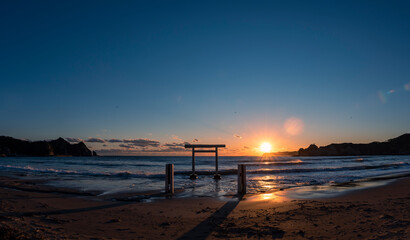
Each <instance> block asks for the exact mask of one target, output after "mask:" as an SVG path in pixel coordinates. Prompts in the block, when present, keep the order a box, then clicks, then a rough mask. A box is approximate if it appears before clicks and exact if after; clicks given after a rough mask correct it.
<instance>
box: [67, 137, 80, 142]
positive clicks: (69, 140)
mask: <svg viewBox="0 0 410 240" xmlns="http://www.w3.org/2000/svg"><path fill="white" fill-rule="evenodd" d="M65 140H67V141H68V142H71V143H76V142H82V141H83V140H82V139H81V138H66V139H65Z"/></svg>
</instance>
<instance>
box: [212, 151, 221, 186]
mask: <svg viewBox="0 0 410 240" xmlns="http://www.w3.org/2000/svg"><path fill="white" fill-rule="evenodd" d="M214 179H217V180H218V179H221V175H219V173H218V148H217V147H215V174H214Z"/></svg>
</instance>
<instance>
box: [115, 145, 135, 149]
mask: <svg viewBox="0 0 410 240" xmlns="http://www.w3.org/2000/svg"><path fill="white" fill-rule="evenodd" d="M118 146H120V147H122V148H126V149H132V148H135V147H134V146H132V145H127V144H120V145H118Z"/></svg>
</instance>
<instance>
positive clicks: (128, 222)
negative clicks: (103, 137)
mask: <svg viewBox="0 0 410 240" xmlns="http://www.w3.org/2000/svg"><path fill="white" fill-rule="evenodd" d="M0 186H1V188H0V239H7V238H11V239H12V238H13V237H15V238H16V239H221V238H230V239H247V238H251V239H410V188H409V186H410V178H404V179H399V180H396V181H393V182H391V183H390V184H388V185H385V186H379V187H373V188H367V189H362V190H358V191H352V192H349V193H347V194H344V195H342V196H339V197H332V198H323V199H305V200H301V199H298V200H296V199H292V198H289V196H290V195H291V194H287V192H289V193H291V191H286V190H285V191H281V192H277V193H264V194H259V195H249V196H248V195H246V196H244V197H243V198H242V199H241V201H239V200H238V199H237V198H225V199H222V200H221V199H216V198H201V197H198V198H184V199H175V198H174V199H162V200H156V201H153V202H137V201H112V200H110V199H107V198H101V197H95V196H90V195H88V194H79V193H76V192H71V191H70V190H67V189H55V188H54V189H50V188H45V187H43V186H41V185H40V183H33V182H27V181H24V180H16V179H10V178H3V177H2V178H0Z"/></svg>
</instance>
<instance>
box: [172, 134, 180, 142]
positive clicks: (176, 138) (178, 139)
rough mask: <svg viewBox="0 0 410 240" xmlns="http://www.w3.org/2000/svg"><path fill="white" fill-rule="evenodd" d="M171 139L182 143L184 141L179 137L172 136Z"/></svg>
mask: <svg viewBox="0 0 410 240" xmlns="http://www.w3.org/2000/svg"><path fill="white" fill-rule="evenodd" d="M171 137H172V139H174V140H175V141H182V139H181V138H179V137H178V136H177V135H172V136H171Z"/></svg>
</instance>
